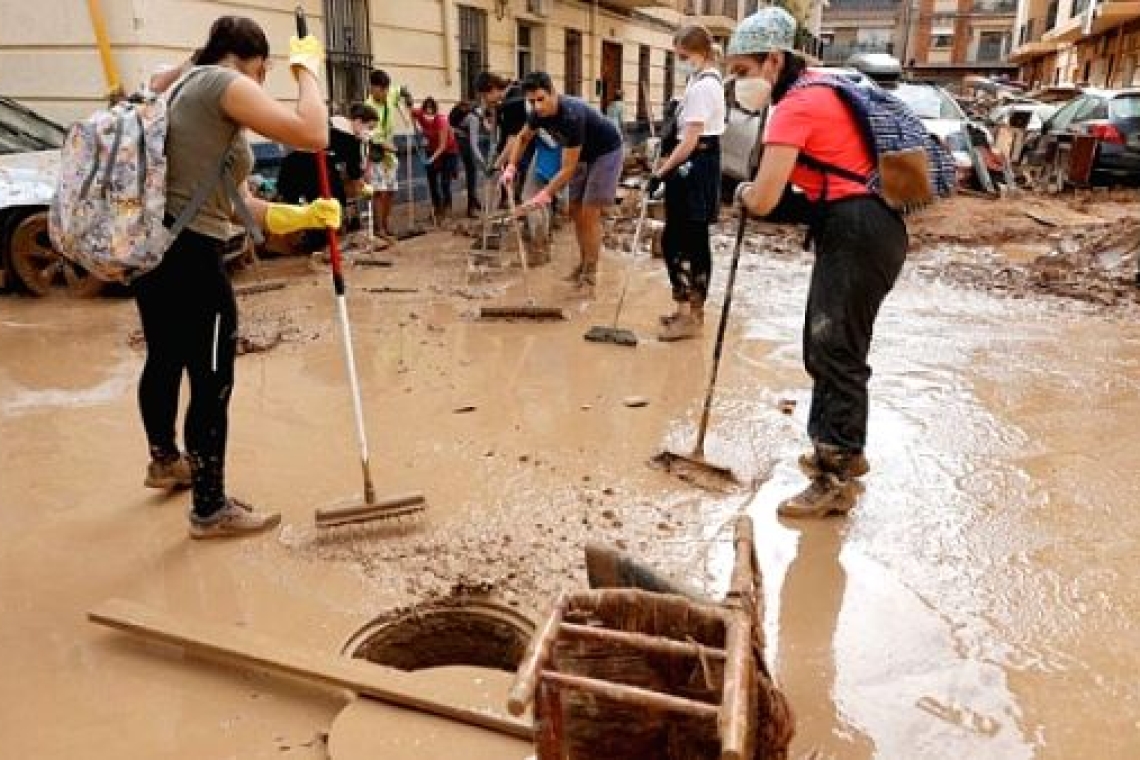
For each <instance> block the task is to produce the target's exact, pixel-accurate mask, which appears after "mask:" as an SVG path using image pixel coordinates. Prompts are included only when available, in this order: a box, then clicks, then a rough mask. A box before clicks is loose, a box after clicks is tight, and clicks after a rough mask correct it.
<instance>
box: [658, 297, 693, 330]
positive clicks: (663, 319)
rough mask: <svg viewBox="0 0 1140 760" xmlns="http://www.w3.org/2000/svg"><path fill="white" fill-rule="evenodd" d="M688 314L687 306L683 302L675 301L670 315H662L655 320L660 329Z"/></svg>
mask: <svg viewBox="0 0 1140 760" xmlns="http://www.w3.org/2000/svg"><path fill="white" fill-rule="evenodd" d="M688 312H689V304H688V303H687V302H685V301H677V302H676V303H675V304H674V308H673V312H672V313H671V314H662V315H661V316H659V317H658V318H657V321H658V322H660V323H661V326H662V327H668V326H669V324H670V323H671V322H673V321H674V320H676V319H677V318H678V317H682V316H684V315H685V314H687V313H688Z"/></svg>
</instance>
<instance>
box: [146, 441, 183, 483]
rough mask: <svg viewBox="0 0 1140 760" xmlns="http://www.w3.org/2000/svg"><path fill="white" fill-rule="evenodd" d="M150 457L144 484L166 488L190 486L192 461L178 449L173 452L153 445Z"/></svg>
mask: <svg viewBox="0 0 1140 760" xmlns="http://www.w3.org/2000/svg"><path fill="white" fill-rule="evenodd" d="M150 457H151V459H150V464H148V465H147V466H146V478H145V479H144V480H143V485H144V486H146V487H147V488H162V489H165V490H171V489H174V488H189V487H190V463H189V462H187V461H186V457H184V456H182V454H181V453H179V451H178V450H177V449H175V450H174V451H172V452H171V451H162V450H158V449H155V448H153V447H152V448H151V452H150Z"/></svg>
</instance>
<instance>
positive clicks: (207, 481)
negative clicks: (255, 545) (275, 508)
mask: <svg viewBox="0 0 1140 760" xmlns="http://www.w3.org/2000/svg"><path fill="white" fill-rule="evenodd" d="M187 459H188V460H189V462H190V472H191V473H192V474H193V481H194V507H193V509H191V511H190V538H195V539H198V538H225V537H227V536H241V535H246V534H249V533H258V532H260V531H263V530H266V529H268V528H272V527H273V526H275V525H277V524H278V523H279V522H281V515H280V514H278V513H276V512H258V511H257V510H255V509H254V508H253V507H251V506H249V505H248V504H245V503H243V502H241V501H238V500H237V499H233V498H230V497H228V496H226V495H225V461H224V460H223V459H222V457H220V456H213V455H207V456H202V455H198V454H195V453H194V452H188V453H187Z"/></svg>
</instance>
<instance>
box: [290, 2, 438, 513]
mask: <svg viewBox="0 0 1140 760" xmlns="http://www.w3.org/2000/svg"><path fill="white" fill-rule="evenodd" d="M296 16H297V36H298V37H300V38H302V39H303V38H305V37H307V36H308V34H309V25H308V22H306V20H305V11H304V9H303V8H302V7H300V6H298V7H297V10H296ZM314 157H315V159H316V162H317V178H318V180H319V181H320V186H321V197H322V198H332V197H333V196H332V189H331V186H330V185H329V167H328V159H327V157H326V155H325V151H323V150H321V151H318V152H317V153H315V154H314ZM326 233H327V235H328V244H329V258H330V259H331V261H332V280H333V293H334V294H335V296H336V313H337V319H338V321H339V323H340V335H341V338H342V341H343V346H344V366H345V369H346V370H347V371H348V381H349V385H350V387H351V389H352V412H353V416H354V418H355V421H356V439H357V441H358V442H359V444H360V469H361V472H362V473H363V474H364V497H363V499H359V498H356V497H351V498H349V499H346V500H344V501H342V502H339V503H337V504H335V505H333V506H330V507H323V508H320V509H318V510H317V512H316V515H315V520H316V524H317V527H319V528H326V527H330V526H333V525H344V524H346V523H352V522H364V521H368V520H380V519H387V518H392V517H400V516H402V515H408V514H412V513H413V512H419V511H422V510H423V509H424V508H425V507H426V506H427V502H426V500H425V499H424V497H423V494H419V493H409V494H402V495H400V496H393V497H389V498H385V499H377V498H376V488H375V487H374V486H373V485H372V471H371V468H370V466H369V462H368V436H367V433H366V432H365V430H364V407H363V404H361V400H360V381H359V379H358V378H357V375H356V356H355V354H354V353H353V351H352V331H351V328H350V327H349V323H348V304H347V302H346V300H345V295H344V273H343V271H342V268H341V255H340V241H339V239H338V237H337V231H336V229H334V228H332V227H328V228H327V229H326Z"/></svg>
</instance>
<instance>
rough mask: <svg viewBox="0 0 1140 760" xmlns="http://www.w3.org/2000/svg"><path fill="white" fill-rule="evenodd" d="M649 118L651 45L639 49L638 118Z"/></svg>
mask: <svg viewBox="0 0 1140 760" xmlns="http://www.w3.org/2000/svg"><path fill="white" fill-rule="evenodd" d="M648 118H649V46H648V45H641V46H639V47H638V50H637V120H638V121H646V120H647V119H648Z"/></svg>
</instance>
